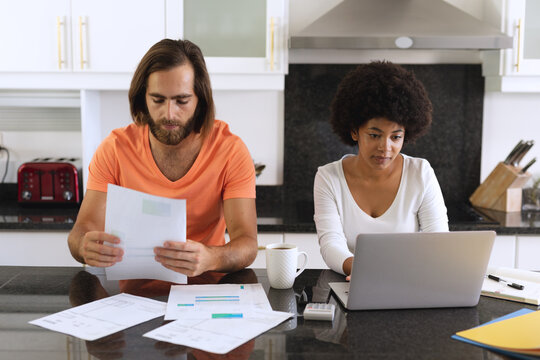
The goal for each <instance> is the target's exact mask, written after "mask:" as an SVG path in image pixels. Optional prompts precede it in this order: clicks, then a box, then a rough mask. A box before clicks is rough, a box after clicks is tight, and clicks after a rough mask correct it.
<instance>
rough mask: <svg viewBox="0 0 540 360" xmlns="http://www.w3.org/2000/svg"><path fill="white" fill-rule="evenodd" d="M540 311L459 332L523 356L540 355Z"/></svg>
mask: <svg viewBox="0 0 540 360" xmlns="http://www.w3.org/2000/svg"><path fill="white" fill-rule="evenodd" d="M538 334H540V311H534V312H531V313H528V314H525V315H521V316H517V317H514V318H511V319H507V320H502V321H498V322H495V323H492V324H489V325H485V326H480V327H476V328H473V329H469V330H464V331H460V332H458V333H457V334H456V335H458V336H461V337H464V338H466V339H469V340H472V341H476V342H479V343H482V344H486V345H489V346H493V347H496V348H500V349H503V350H508V351H514V352H518V353H522V354H533V355H540V337H539V336H538Z"/></svg>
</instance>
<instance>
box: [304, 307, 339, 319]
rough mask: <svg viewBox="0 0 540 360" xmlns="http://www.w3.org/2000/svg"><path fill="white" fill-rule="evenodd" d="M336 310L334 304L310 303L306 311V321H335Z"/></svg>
mask: <svg viewBox="0 0 540 360" xmlns="http://www.w3.org/2000/svg"><path fill="white" fill-rule="evenodd" d="M335 309H336V307H335V305H334V304H325V303H309V304H307V305H306V308H305V309H304V319H305V320H327V321H333V320H334V312H335Z"/></svg>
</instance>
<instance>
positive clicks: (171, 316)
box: [165, 284, 272, 320]
mask: <svg viewBox="0 0 540 360" xmlns="http://www.w3.org/2000/svg"><path fill="white" fill-rule="evenodd" d="M255 310H272V307H271V306H270V303H269V302H268V298H267V297H266V293H265V292H264V289H263V287H262V285H261V284H219V285H173V286H171V291H170V293H169V300H168V302H167V310H166V312H165V320H175V319H223V318H229V319H231V318H245V317H247V316H248V315H249V313H250V312H252V311H255Z"/></svg>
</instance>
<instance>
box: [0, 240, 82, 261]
mask: <svg viewBox="0 0 540 360" xmlns="http://www.w3.org/2000/svg"><path fill="white" fill-rule="evenodd" d="M68 234H69V232H68V231H50V232H49V231H47V232H45V231H0V245H1V246H2V251H1V252H0V265H2V266H82V264H80V263H79V262H77V261H76V260H75V259H73V257H72V256H71V253H70V252H69V248H68V244H67V237H68Z"/></svg>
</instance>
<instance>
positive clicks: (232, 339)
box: [143, 310, 294, 354]
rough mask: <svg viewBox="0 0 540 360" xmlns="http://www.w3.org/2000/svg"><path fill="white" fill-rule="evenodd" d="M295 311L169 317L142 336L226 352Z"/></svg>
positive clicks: (290, 315) (256, 311)
mask: <svg viewBox="0 0 540 360" xmlns="http://www.w3.org/2000/svg"><path fill="white" fill-rule="evenodd" d="M292 316H294V314H291V313H286V312H280V311H268V310H255V311H251V312H250V314H249V318H246V317H243V318H218V319H187V320H185V319H182V320H176V321H172V322H170V323H168V324H166V325H163V326H161V327H159V328H157V329H155V330H152V331H150V332H147V333H146V334H144V335H143V336H145V337H148V338H151V339H154V340H158V341H166V342H169V343H172V344H177V345H183V346H189V347H192V348H195V349H201V350H203V351H208V352H212V353H215V354H226V353H228V352H229V351H231V350H233V349H235V348H237V347H238V346H240V345H242V344H244V343H246V342H248V341H249V340H251V339H253V338H254V337H256V336H258V335H260V334H262V333H264V332H265V331H268V330H270V329H271V328H273V327H275V326H277V325H279V324H280V323H282V322H283V321H285V320H287V319H288V318H290V317H292Z"/></svg>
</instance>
